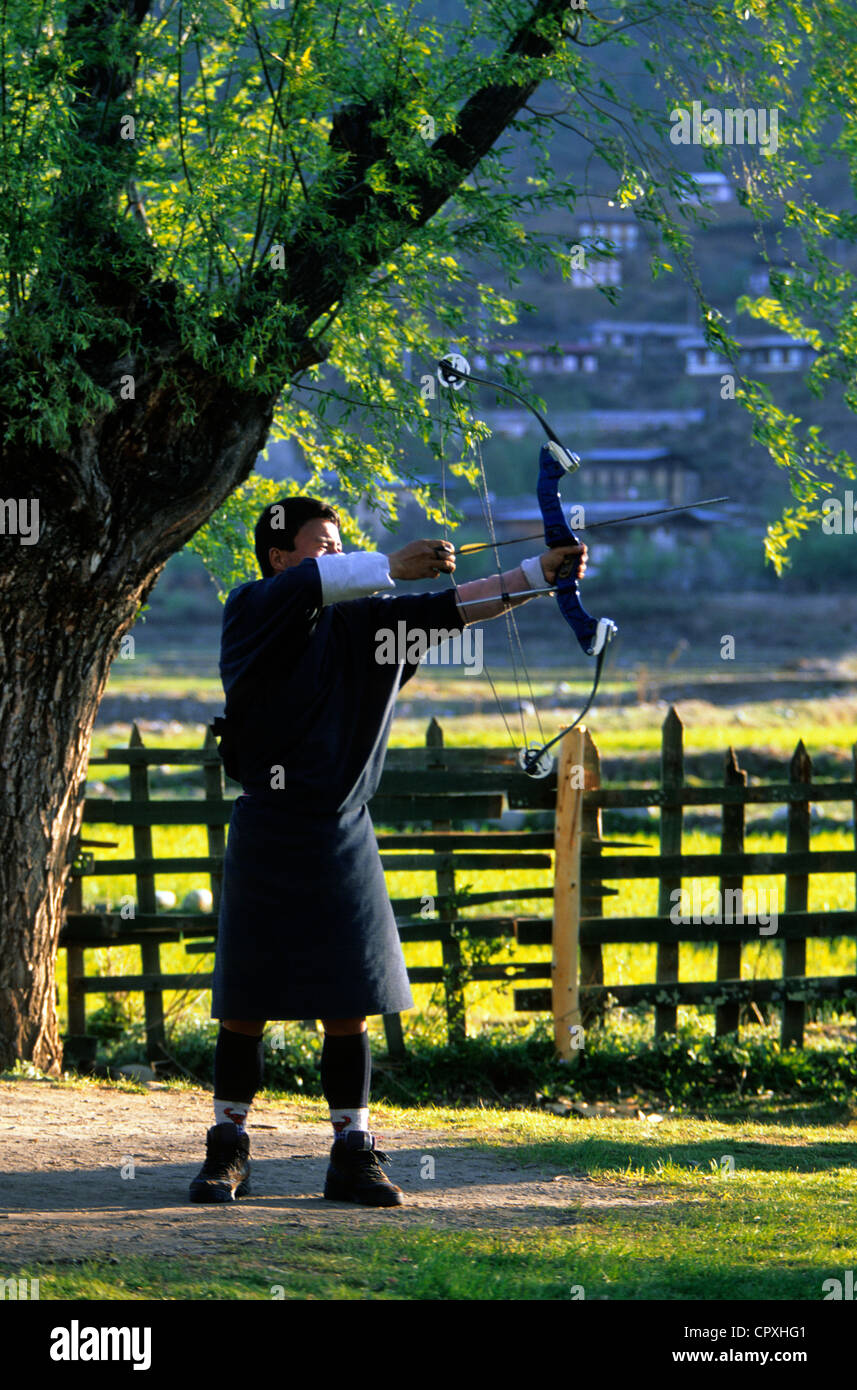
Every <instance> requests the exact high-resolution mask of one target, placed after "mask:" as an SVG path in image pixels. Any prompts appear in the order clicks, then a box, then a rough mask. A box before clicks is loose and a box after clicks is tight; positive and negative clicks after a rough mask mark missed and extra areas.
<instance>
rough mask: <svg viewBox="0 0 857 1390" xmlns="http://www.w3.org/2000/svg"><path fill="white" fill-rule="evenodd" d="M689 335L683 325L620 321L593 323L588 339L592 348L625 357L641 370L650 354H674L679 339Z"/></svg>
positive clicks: (687, 325)
mask: <svg viewBox="0 0 857 1390" xmlns="http://www.w3.org/2000/svg"><path fill="white" fill-rule="evenodd" d="M689 331H690V325H689V324H687V323H661V322H644V321H641V322H632V321H629V320H621V319H596V320H595V321H594V322H593V323H591V324H590V325H589V329H588V332H589V337H590V338H591V339H592V342H593V343H594V344H595V346H596V347H600V348H604V349H607V350H610V351H613V352H616V353H618V354H619V355H620V356H621V357H626V358H628V359H630V361H631V362H633V363H634V365H635V366H641V365H642V363H643V360H644V358H645V357H646V356H647V355H648V354H649V353H651V352H658V353H662V352H663V351H664V349H668V350H670V351H674V349H675V345H676V343H677V342H678V340H679V339H680V338H683V337H686V336H687V334H688V332H689Z"/></svg>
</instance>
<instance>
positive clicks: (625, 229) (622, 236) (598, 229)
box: [579, 219, 640, 251]
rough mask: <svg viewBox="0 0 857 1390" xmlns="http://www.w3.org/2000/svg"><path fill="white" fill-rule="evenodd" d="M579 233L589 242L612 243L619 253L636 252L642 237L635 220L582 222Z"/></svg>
mask: <svg viewBox="0 0 857 1390" xmlns="http://www.w3.org/2000/svg"><path fill="white" fill-rule="evenodd" d="M579 232H580V235H581V237H585V238H586V240H587V241H595V242H604V243H609V242H612V243H613V245H614V246H615V248H616V250H617V251H634V250H636V247H637V242H638V240H639V236H640V228H639V226H638V225H637V222H636V221H635V220H630V219H629V220H628V221H625V222H620V221H604V222H581V224H580V228H579Z"/></svg>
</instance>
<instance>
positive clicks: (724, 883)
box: [714, 748, 747, 1038]
mask: <svg viewBox="0 0 857 1390" xmlns="http://www.w3.org/2000/svg"><path fill="white" fill-rule="evenodd" d="M723 784H724V786H726V787H746V785H747V774H746V772H744V771H742V769H741V768H740V767H739V766H738V759H737V757H736V756H735V749H734V748H730V749H729V752H728V753H727V754H726V766H725V768H724V772H723ZM720 852H721V854H743V853H744V805H743V803H742V804H741V805H737V806H724V807H723V818H722V832H721V840H720ZM743 888H744V880H743V878H741V877H740V876H739V877H729V876H727V877H725V878H721V880H720V894H721V897H720V901H721V903H723V902H725V900H726V898H725V895H726V894H727V893H728V892H731V891H733V890H734V889H739V890H740V891H742V892H743ZM717 978H718V980H740V978H741V942H740V941H718V943H717ZM739 1013H740V1005H739V1004H738V1002H737V1000H735V1001H734V1002H731V1001H730V1002H729V1003H727V1004H718V1005H717V1007H716V1009H715V1010H714V1036H715V1037H717V1038H722V1037H724V1036H725V1035H726V1034H727V1033H737V1031H738V1018H739Z"/></svg>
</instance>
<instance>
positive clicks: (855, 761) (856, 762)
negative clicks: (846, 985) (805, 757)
mask: <svg viewBox="0 0 857 1390" xmlns="http://www.w3.org/2000/svg"><path fill="white" fill-rule="evenodd" d="M851 757H852V765H853V768H854V800H853V802H852V806H853V810H854V822H853V823H854V848H855V849H857V743H855V744H854V747H853V748H852V750H851ZM854 893H855V908H857V874H855V875H854ZM855 919H856V920H857V918H855ZM854 947H855V958H854V970H855V973H857V938H855V941H854Z"/></svg>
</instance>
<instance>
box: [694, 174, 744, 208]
mask: <svg viewBox="0 0 857 1390" xmlns="http://www.w3.org/2000/svg"><path fill="white" fill-rule="evenodd" d="M690 177H691V178H692V179H693V181H694V183H695V184H696V185H697V187H698V189H699V192H698V193H697V195H696V197H693V196H691V197H689V198H687V199H686V200H685V201H686V202H689V203H700V204H701V203H734V202H735V189H734V188H733V187H732V184H731V183H730V182H729V180H728V178H727V177H726V175H725V174H721V173H717V172H713V171H710V170H706V171H705V172H704V173H701V174H691V176H690Z"/></svg>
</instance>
